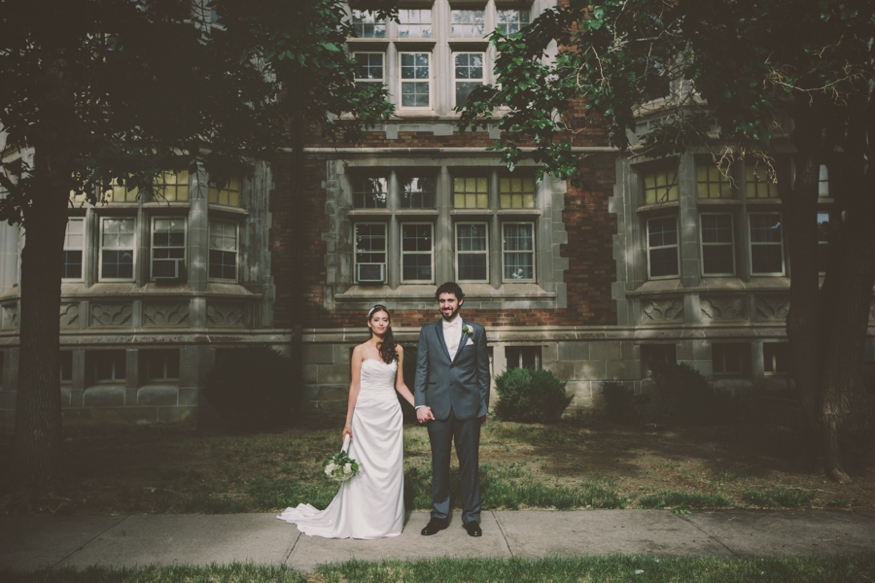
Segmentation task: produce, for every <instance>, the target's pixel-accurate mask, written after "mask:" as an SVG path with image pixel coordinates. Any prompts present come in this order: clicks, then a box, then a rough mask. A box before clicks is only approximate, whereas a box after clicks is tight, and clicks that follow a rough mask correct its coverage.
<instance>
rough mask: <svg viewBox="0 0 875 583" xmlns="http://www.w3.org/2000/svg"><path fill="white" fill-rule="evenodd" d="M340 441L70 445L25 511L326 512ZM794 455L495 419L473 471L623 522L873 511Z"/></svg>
mask: <svg viewBox="0 0 875 583" xmlns="http://www.w3.org/2000/svg"><path fill="white" fill-rule="evenodd" d="M341 427H342V420H341V419H333V418H332V419H319V420H310V421H308V422H306V423H305V424H304V425H302V426H299V427H294V428H291V429H287V430H284V431H280V432H275V433H239V432H237V433H235V432H228V431H220V430H211V431H197V430H184V429H178V428H177V429H174V428H160V427H159V428H156V427H152V428H138V429H128V430H112V431H110V430H101V431H99V432H89V433H74V434H70V435H68V436H67V437H66V439H65V456H64V481H65V485H64V490H63V491H62V492H61V493H60V496H59V497H57V498H53V499H51V500H45V501H42V502H41V503H40V504H38V505H36V506H32V507H31V508H30V509H28V511H29V512H38V513H60V514H116V513H143V514H149V513H188V512H192V513H210V512H271V511H277V510H281V509H282V508H283V507H284V506H285V505H294V504H297V503H298V502H299V501H308V502H312V501H314V500H316V501H319V500H322V501H328V500H330V499H331V497H332V496H333V492H334V491H335V490H336V487H337V486H336V484H332V483H330V482H327V480H325V479H324V478H323V477H322V475H321V461H322V459H323V458H324V456H325V455H327V454H328V453H329V452H330V451H332V450H333V449H334V448H335V447H339V445H340V429H341ZM800 443H802V439H800V436H799V435H798V434H797V433H795V432H792V431H789V430H786V429H779V428H770V427H763V426H756V425H750V426H747V425H720V426H707V427H701V426H692V425H679V424H666V425H659V424H657V425H653V424H650V425H646V426H645V425H641V426H623V425H615V424H611V423H608V422H605V421H603V420H601V419H599V418H597V417H586V418H571V419H564V420H563V421H562V422H560V423H558V424H556V425H523V424H517V423H507V422H501V421H496V420H492V419H490V420H489V421H488V422H487V423H486V424H485V425H484V428H483V434H482V440H481V456H480V459H481V465H482V466H484V467H488V468H492V469H493V472H494V474H495V475H496V476H498V475H499V474H502V472H504V470H505V469H506V468H510V467H513V468H515V469H516V470H519V472H522V473H523V474H524V475H525V476H527V477H526V478H525V479H527V480H530V481H531V480H537V481H540V482H543V483H544V484H546V485H556V486H560V485H561V486H563V487H572V488H573V487H579V486H581V485H583V484H587V483H593V482H594V481H597V482H599V483H602V484H608V485H610V487H611V488H612V489H613V490H614V491H615V492H616V493H617V494H619V495H620V496H621V497H623V498H625V499H626V507H629V508H635V507H638V501H639V500H640V499H644V498H645V497H647V496H649V495H652V494H656V493H662V492H672V493H682V494H683V493H688V494H690V495H692V494H696V495H701V494H712V495H714V496H712V498H713V499H729V500H731V501H732V502H733V504H735V505H738V506H742V507H752V506H755V504H754V503H752V502H750V500H752V499H757V498H755V497H751V496H750V495H749V493H750V491H764V492H765V491H767V492H768V493H769V496H767V497H765V498H767V499H769V500H776V501H777V502H775V504H777V505H781V504H782V502H781V500H784V499H787V500H799V499H804V500H806V505H807V504H810V505H811V506H812V507H834V508H844V509H852V508H870V509H871V508H875V468H868V469H866V470H864V471H861V472H858V473H857V474H856V475H854V476H853V477H854V480H853V482H852V483H850V484H845V485H841V484H837V483H835V482H832V481H829V480H827V479H826V478H824V477H823V476H822V475H819V474H814V473H809V472H808V471H806V468H805V461H804V456H803V455H802V454H803V452H802V450H801V449H800V446H799V444H800ZM11 445H12V440H11V437H9V436H4V437H3V438H2V442H0V464H2V465H3V467H9V464H10V458H11ZM405 467H406V469H407V471H408V473H413V474H416V475H420V476H421V475H422V472H426V473H427V472H428V470H429V468H430V452H429V447H428V437H427V434H426V431H425V429H424V428H421V427H414V426H407V427H405ZM519 472H518V473H519ZM504 473H505V474H507V472H504ZM7 486H8V485H5V484H4V486H3V487H4V489H5V488H6V487H7ZM746 492H747V493H748V495H745V493H746ZM782 492H783V493H785V494H787V495H786V496H782V495H781V493H782ZM800 492H801V493H802V494H804V495H803V496H798V495H797V494H800ZM791 494H792V495H791ZM421 499H422V496H421V495H420V496H419V497H418V498H417V500H420V502H417V504H422V502H421ZM651 499H652V496H651ZM809 500H810V502H808V501H809ZM787 504H790V502H788V503H787ZM317 505H318V504H317ZM523 507H525V505H523ZM21 511H22V509H21V508H20V507H17V506H15V504H14V503H13V501H12V497H11V496H9V495H4V496H3V497H2V499H0V512H4V513H10V512H21Z"/></svg>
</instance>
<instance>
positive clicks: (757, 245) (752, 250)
mask: <svg viewBox="0 0 875 583" xmlns="http://www.w3.org/2000/svg"><path fill="white" fill-rule="evenodd" d="M769 216H775V217H777V223H776V225H777V226H776V227H772V228H777V229H779V234H778V237H777V240H769V241H764V240H755V237H754V234H753V233H754V222H755V221H756V220H758V219H760V218H765V217H769ZM747 228H748V245H749V251H748V253H749V256H750V258H751V263H750V274H751V275H752V276H759V277H764V276H765V277H783V276H785V275H787V261H786V257H785V254H784V253H785V246H784V237H785V235H784V228H783V216H782V215H781V213H780V212H777V211H771V212H749V213H748V216H747ZM770 249H777V251H778V257H779V260H780V268H779V269H773V270H768V271H756V269H757V268H756V263H757V261H756V259H757V255H758V254H759V252H760V250H763V251H768V250H770Z"/></svg>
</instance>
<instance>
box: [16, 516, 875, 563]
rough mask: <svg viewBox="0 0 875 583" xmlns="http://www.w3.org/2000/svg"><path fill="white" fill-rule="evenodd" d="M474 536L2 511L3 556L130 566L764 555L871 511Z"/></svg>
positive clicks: (874, 537) (794, 551) (489, 529)
mask: <svg viewBox="0 0 875 583" xmlns="http://www.w3.org/2000/svg"><path fill="white" fill-rule="evenodd" d="M482 518H483V522H482V524H483V537H481V538H471V537H469V536H467V534H466V533H465V531H464V530H463V529H462V525H461V522H460V520H459V519H458V518H456V519H455V520H454V521H453V523H452V524H451V525H450V528H449V529H447V530H445V531H442V532H440V533H438V534H436V535H434V536H430V537H424V536H422V535H420V534H419V531H420V529H421V528H422V527H423V526H425V524H426V522H428V514H427V513H426V512H413V513H412V514H411V515H410V516H408V521H407V524H406V527H405V529H404V532H403V533H402V534H401V536H399V537H397V538H390V539H380V540H372V541H362V540H351V539H345V540H336V539H322V538H313V537H308V536H306V535H302V534H300V533H299V532H298V530H297V528H296V527H294V526H292V525H289V524H286V523H284V522H281V521H279V520H277V519H276V517H275V515H274V514H230V515H229V514H226V515H193V514H185V515H130V516H5V517H0V567H7V568H13V569H17V570H23V571H30V570H36V569H39V568H44V567H62V566H73V567H85V566H88V565H103V566H106V567H135V566H138V565H140V566H141V565H182V564H190V565H206V564H209V563H219V564H225V563H232V562H253V563H256V564H272V565H278V564H286V565H288V566H289V567H292V568H294V569H298V570H303V571H312V570H313V569H314V568H315V567H316V566H317V565H320V564H323V563H331V562H342V561H346V560H349V559H352V558H356V559H361V560H366V561H379V560H382V559H400V560H413V559H425V558H436V557H442V556H451V557H491V558H510V557H524V558H537V557H549V556H557V555H560V556H582V555H613V554H637V555H649V556H654V557H670V556H717V557H742V558H753V557H764V556H794V555H795V556H807V555H829V554H843V555H846V554H859V553H873V552H875V511H855V512H843V511H827V510H807V511H757V510H725V511H715V512H704V511H702V512H693V513H692V514H689V515H686V516H678V515H676V514H674V513H672V512H671V511H668V510H582V511H549V510H521V511H491V512H486V513H484V514H483V517H482Z"/></svg>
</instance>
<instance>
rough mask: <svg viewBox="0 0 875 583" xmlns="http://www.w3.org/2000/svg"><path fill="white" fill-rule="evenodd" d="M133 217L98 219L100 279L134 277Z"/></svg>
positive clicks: (125, 279)
mask: <svg viewBox="0 0 875 583" xmlns="http://www.w3.org/2000/svg"><path fill="white" fill-rule="evenodd" d="M134 224H135V219H133V218H114V217H103V218H102V219H101V221H100V279H101V280H104V281H112V280H115V281H132V280H133V279H134Z"/></svg>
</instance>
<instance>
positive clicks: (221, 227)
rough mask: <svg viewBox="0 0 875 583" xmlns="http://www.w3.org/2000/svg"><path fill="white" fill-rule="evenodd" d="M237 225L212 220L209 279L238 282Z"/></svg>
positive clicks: (230, 222)
mask: <svg viewBox="0 0 875 583" xmlns="http://www.w3.org/2000/svg"><path fill="white" fill-rule="evenodd" d="M237 250H238V245H237V223H235V222H232V221H220V220H213V219H211V220H210V266H209V279H219V280H223V281H237Z"/></svg>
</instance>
